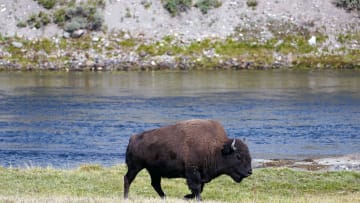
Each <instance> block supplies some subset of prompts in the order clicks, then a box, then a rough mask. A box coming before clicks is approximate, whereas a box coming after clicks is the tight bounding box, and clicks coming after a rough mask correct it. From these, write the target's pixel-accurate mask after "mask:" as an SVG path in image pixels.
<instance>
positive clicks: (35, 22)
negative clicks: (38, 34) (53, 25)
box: [26, 11, 51, 29]
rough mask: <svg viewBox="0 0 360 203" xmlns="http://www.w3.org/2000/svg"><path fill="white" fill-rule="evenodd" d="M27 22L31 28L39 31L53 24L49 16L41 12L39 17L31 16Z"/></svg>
mask: <svg viewBox="0 0 360 203" xmlns="http://www.w3.org/2000/svg"><path fill="white" fill-rule="evenodd" d="M26 22H27V24H28V25H29V26H31V27H35V28H36V29H39V28H41V27H43V26H45V25H47V24H49V23H50V22H51V18H50V16H49V14H47V13H44V12H42V11H40V12H39V13H38V14H37V15H36V14H32V15H30V16H29V18H28V20H27V21H26Z"/></svg>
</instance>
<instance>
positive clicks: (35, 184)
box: [0, 165, 360, 202]
mask: <svg viewBox="0 0 360 203" xmlns="http://www.w3.org/2000/svg"><path fill="white" fill-rule="evenodd" d="M0 172H1V173H0V180H1V183H2V184H1V186H0V201H7V202H32V201H36V202H46V201H55V202H69V201H71V202H82V201H91V202H103V201H104V202H122V198H121V197H122V191H123V188H122V186H123V183H122V177H123V174H125V172H126V167H125V166H124V165H118V166H114V167H110V168H103V167H101V166H98V165H84V166H81V167H79V168H77V169H70V170H60V169H52V168H29V169H12V168H7V169H5V168H0ZM359 181H360V176H359V172H350V171H340V172H310V171H298V170H291V169H287V168H266V169H256V170H254V174H253V175H252V176H251V177H249V178H247V179H244V180H243V182H242V183H240V184H237V183H234V182H233V181H232V180H231V179H230V178H229V177H226V176H221V177H219V178H217V179H215V180H214V181H212V182H211V183H209V184H207V185H206V187H205V189H204V192H203V199H204V200H205V201H206V202H207V201H209V202H238V201H241V202H254V201H255V202H279V201H280V202H294V201H296V202H357V201H359V200H360V193H359V192H360V191H359V190H360V188H359V184H358V183H359ZM219 186H221V187H219ZM163 188H164V191H165V192H166V193H167V194H168V197H169V199H168V200H167V201H169V202H183V201H181V200H179V199H181V198H182V196H183V195H184V194H187V192H188V189H187V187H186V184H185V181H184V180H183V179H170V180H169V179H164V180H163ZM158 200H159V199H158V198H157V194H156V192H155V191H154V190H153V189H152V187H151V185H150V178H149V176H148V174H147V173H146V172H145V171H143V172H141V173H140V174H139V176H137V178H136V180H135V181H134V183H133V184H132V187H131V190H130V202H156V201H158ZM126 202H129V201H126Z"/></svg>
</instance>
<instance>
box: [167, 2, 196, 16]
mask: <svg viewBox="0 0 360 203" xmlns="http://www.w3.org/2000/svg"><path fill="white" fill-rule="evenodd" d="M191 6H192V0H166V1H165V4H164V8H165V9H166V10H167V11H168V12H169V13H170V14H171V15H172V16H176V15H177V14H179V13H181V12H185V11H187V10H188V9H190V7H191Z"/></svg>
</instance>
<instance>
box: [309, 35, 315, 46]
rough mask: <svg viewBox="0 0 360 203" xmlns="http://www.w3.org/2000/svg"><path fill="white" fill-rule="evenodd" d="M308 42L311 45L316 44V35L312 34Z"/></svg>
mask: <svg viewBox="0 0 360 203" xmlns="http://www.w3.org/2000/svg"><path fill="white" fill-rule="evenodd" d="M308 43H309V45H310V46H316V37H315V36H311V38H310V39H309V40H308Z"/></svg>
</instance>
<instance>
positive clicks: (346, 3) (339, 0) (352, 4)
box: [334, 0, 360, 11]
mask: <svg viewBox="0 0 360 203" xmlns="http://www.w3.org/2000/svg"><path fill="white" fill-rule="evenodd" d="M334 3H335V5H336V6H338V7H342V8H345V9H346V10H358V11H360V0H335V1H334Z"/></svg>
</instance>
